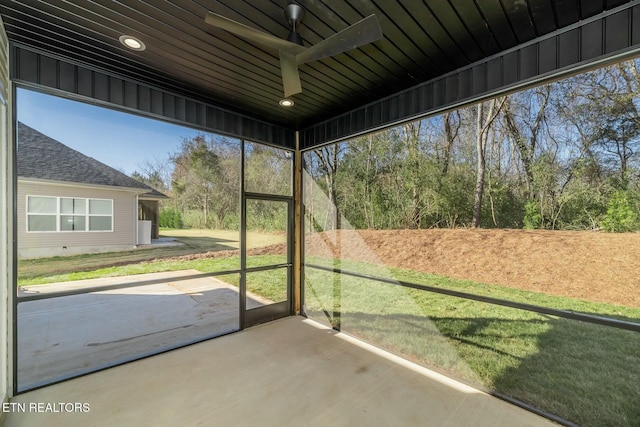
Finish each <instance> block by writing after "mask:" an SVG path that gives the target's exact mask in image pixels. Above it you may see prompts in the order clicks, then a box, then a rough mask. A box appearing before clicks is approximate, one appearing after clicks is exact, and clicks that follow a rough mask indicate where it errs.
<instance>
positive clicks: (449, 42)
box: [0, 0, 636, 129]
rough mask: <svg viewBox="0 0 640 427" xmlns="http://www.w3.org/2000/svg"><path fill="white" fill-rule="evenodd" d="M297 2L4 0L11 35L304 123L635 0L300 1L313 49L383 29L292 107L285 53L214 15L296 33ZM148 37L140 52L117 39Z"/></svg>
mask: <svg viewBox="0 0 640 427" xmlns="http://www.w3.org/2000/svg"><path fill="white" fill-rule="evenodd" d="M288 3H290V1H288V0H219V1H215V0H174V1H171V2H169V1H160V0H144V1H140V0H119V1H113V0H92V1H90V2H89V1H77V0H76V1H62V0H0V6H1V7H0V14H1V15H2V19H3V21H4V25H5V28H6V31H7V34H8V37H9V39H10V41H11V42H13V43H14V44H16V45H22V46H27V47H31V48H35V49H38V50H40V51H43V52H47V53H49V54H53V55H57V56H60V57H63V58H68V59H70V60H72V61H78V62H80V63H85V64H89V65H90V66H92V67H95V68H96V69H99V70H104V71H107V72H109V73H115V74H117V75H121V76H123V77H126V78H130V79H133V80H136V81H142V82H145V83H148V84H150V85H156V86H158V87H160V88H163V89H165V90H169V91H173V92H175V93H180V94H184V95H185V96H189V97H192V98H194V99H198V100H201V101H205V102H209V103H213V104H216V105H219V106H220V107H223V108H228V109H230V110H234V111H238V112H240V113H244V114H247V115H251V116H253V117H256V118H257V119H260V120H264V121H267V122H270V123H274V124H277V125H282V126H286V127H288V128H292V129H302V128H304V127H308V126H311V125H313V124H316V123H318V122H320V121H323V120H326V119H328V118H331V117H335V116H338V115H340V114H342V113H345V112H347V111H350V110H353V109H356V108H359V107H361V106H363V105H366V104H368V103H371V102H373V101H376V100H379V99H381V98H385V97H388V96H390V95H392V94H394V93H397V92H400V91H403V90H406V89H408V88H411V87H414V86H416V85H418V84H421V83H423V82H426V81H429V80H432V79H435V78H437V77H439V76H442V75H444V74H447V73H451V72H452V71H455V70H457V69H459V68H462V67H468V66H469V65H470V64H473V63H475V62H477V61H480V60H483V59H485V58H487V57H491V56H493V55H496V54H499V53H500V52H502V51H504V50H508V49H512V48H514V47H516V46H518V45H520V44H522V43H526V42H528V41H531V40H534V39H536V38H538V37H541V36H544V35H546V34H549V33H552V32H554V31H557V30H559V29H562V28H563V27H566V26H569V25H573V24H575V23H578V22H580V21H581V20H583V19H587V18H590V17H593V16H596V15H598V14H600V13H603V12H605V11H607V10H610V9H614V8H617V7H620V6H622V5H625V4H630V3H636V2H634V1H630V0H555V1H553V0H527V1H525V0H475V1H471V0H422V1H419V0H376V1H361V0H345V1H329V0H324V1H323V0H300V1H299V2H298V3H300V4H301V5H302V6H303V7H304V8H305V10H306V16H305V19H304V21H303V24H302V26H301V27H300V28H299V33H300V35H301V36H302V39H303V42H304V45H305V46H310V45H313V44H316V43H318V42H320V41H321V40H323V39H325V38H327V37H329V36H331V35H333V34H335V33H336V32H338V31H340V30H342V29H344V28H346V27H347V26H349V25H351V24H353V23H355V22H357V21H359V20H360V19H362V18H364V17H366V16H368V15H370V14H376V16H377V17H378V20H379V22H380V26H381V28H382V32H383V35H384V38H383V39H382V40H379V41H377V42H375V43H373V44H369V45H366V46H363V47H360V48H358V49H355V50H352V51H349V52H347V53H342V54H339V55H336V56H333V57H330V58H327V59H323V60H320V61H315V62H311V63H308V64H302V65H300V66H299V70H300V77H301V80H302V88H303V91H302V93H300V94H297V95H295V96H294V97H293V100H294V102H295V106H294V107H292V108H289V109H285V108H282V107H280V106H279V105H278V101H279V100H280V99H282V97H283V95H282V92H283V90H282V79H281V74H280V62H279V56H278V52H277V51H273V50H272V49H268V48H265V47H263V46H260V45H258V44H256V43H253V42H250V41H248V40H246V39H243V38H241V37H238V36H235V35H233V34H231V33H229V32H227V31H225V30H222V29H218V28H216V27H213V26H211V25H208V24H206V23H205V22H204V16H205V15H206V13H207V12H208V11H213V12H215V13H218V14H220V15H223V16H225V17H228V18H231V19H234V20H236V21H238V22H241V23H243V24H245V25H248V26H250V27H252V28H255V29H258V30H260V31H264V32H267V33H269V34H272V35H275V36H277V37H282V38H286V37H287V34H288V31H289V29H288V27H287V25H286V22H285V18H284V14H283V8H284V6H286V4H288ZM122 34H129V35H133V36H136V37H138V38H140V39H141V40H142V41H144V43H145V44H146V47H147V48H146V50H145V51H142V52H135V51H131V50H128V49H126V48H125V47H124V46H122V45H121V44H120V43H119V41H118V38H119V37H120V36H121V35H122Z"/></svg>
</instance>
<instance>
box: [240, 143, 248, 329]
mask: <svg viewBox="0 0 640 427" xmlns="http://www.w3.org/2000/svg"><path fill="white" fill-rule="evenodd" d="M244 145H245V141H244V139H243V140H242V141H241V142H240V286H239V291H240V293H239V298H240V302H239V304H238V307H239V309H240V317H239V320H240V329H241V330H242V329H245V328H246V310H247V200H246V198H245V196H244V181H245V180H244V174H245V170H244V166H245V155H246V152H245V146H244Z"/></svg>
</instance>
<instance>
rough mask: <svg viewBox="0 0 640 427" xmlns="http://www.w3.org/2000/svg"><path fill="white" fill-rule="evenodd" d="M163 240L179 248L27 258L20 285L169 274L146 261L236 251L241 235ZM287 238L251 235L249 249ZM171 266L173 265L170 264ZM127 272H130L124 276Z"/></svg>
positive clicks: (180, 235) (164, 233)
mask: <svg viewBox="0 0 640 427" xmlns="http://www.w3.org/2000/svg"><path fill="white" fill-rule="evenodd" d="M160 236H161V237H174V238H175V239H176V240H177V241H178V242H180V243H182V244H181V245H179V246H163V247H148V248H143V249H135V250H130V251H119V252H108V253H100V254H86V255H76V256H66V257H50V258H38V259H25V260H19V261H18V285H19V286H26V285H35V284H43V283H51V282H62V281H69V280H81V279H91V278H97V277H108V276H117V275H120V276H121V275H123V274H141V273H146V272H149V273H150V272H157V271H166V270H164V267H162V266H161V265H159V264H155V265H146V264H142V263H145V262H151V261H156V260H166V259H167V258H171V257H176V256H181V255H190V254H197V253H203V252H214V251H222V250H236V249H238V247H239V241H238V239H239V234H238V232H237V231H229V230H197V229H180V230H172V229H162V230H161V231H160ZM284 240H285V236H284V235H280V234H269V233H258V232H248V233H247V243H248V245H247V246H248V248H249V249H251V248H254V247H261V246H269V245H272V244H276V243H281V242H283V241H284ZM234 259H235V264H234V263H233V261H231V260H229V261H227V262H223V264H225V265H226V266H227V267H229V268H227V269H229V270H237V269H239V268H240V262H239V260H238V257H235V258H234ZM167 265H168V266H169V265H171V262H167ZM125 271H128V272H126V273H124V272H125Z"/></svg>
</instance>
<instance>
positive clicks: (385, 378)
mask: <svg viewBox="0 0 640 427" xmlns="http://www.w3.org/2000/svg"><path fill="white" fill-rule="evenodd" d="M56 402H57V403H78V404H84V406H83V408H84V409H85V410H87V409H88V411H87V412H82V411H78V412H70V413H67V412H64V411H63V412H59V413H51V412H48V413H46V412H35V411H31V410H30V407H32V406H30V405H31V404H41V408H46V404H47V403H56ZM12 403H14V404H15V405H16V409H17V405H23V406H24V408H26V410H25V411H24V412H23V413H20V412H16V411H14V412H12V413H8V414H7V418H6V422H5V426H6V427H22V426H31V427H37V426H47V427H57V426H60V427H62V426H64V427H74V426H88V425H91V426H95V427H101V426H154V427H163V426H196V425H203V426H256V425H269V426H289V425H306V426H363V425H367V426H438V427H442V426H456V427H458V426H491V427H498V426H509V427H512V426H552V425H555V424H553V423H552V422H550V421H548V420H546V419H544V418H541V417H539V416H537V415H534V414H532V413H530V412H527V411H525V410H523V409H521V408H518V407H516V406H513V405H511V404H508V403H506V402H504V401H502V400H499V399H497V398H494V397H492V396H490V395H487V394H485V393H482V392H480V391H477V390H475V389H473V388H471V387H468V386H466V385H463V384H460V383H458V382H456V381H453V380H451V379H449V378H446V377H444V376H441V375H439V374H436V373H434V372H432V371H429V370H428V369H425V368H422V367H420V366H417V365H415V364H413V363H411V362H408V361H406V360H404V359H400V358H398V357H396V356H393V355H391V354H389V353H386V352H384V351H381V350H379V349H376V348H374V347H372V346H369V345H367V344H364V343H361V342H359V341H357V340H355V339H353V338H350V337H348V336H346V335H344V334H342V333H338V332H336V331H334V330H331V329H328V328H326V327H324V326H322V325H320V324H318V323H316V322H313V321H311V320H306V319H304V318H302V317H289V318H286V319H282V320H279V321H276V322H271V323H268V324H264V325H260V326H257V327H254V328H250V329H247V330H245V331H242V332H239V333H235V334H231V335H226V336H224V337H220V338H217V339H214V340H210V341H206V342H202V343H199V344H195V345H192V346H189V347H185V348H182V349H179V350H175V351H170V352H167V353H163V354H160V355H156V356H153V357H150V358H147V359H143V360H139V361H136V362H132V363H128V364H125V365H121V366H118V367H115V368H111V369H107V370H104V371H100V372H97V373H93V374H90V375H87V376H83V377H80V378H76V379H73V380H69V381H65V382H62V383H59V384H55V385H52V386H48V387H45V388H42V389H38V390H34V391H31V392H28V393H25V394H22V395H19V396H18V397H16V398H14V399H13V400H12Z"/></svg>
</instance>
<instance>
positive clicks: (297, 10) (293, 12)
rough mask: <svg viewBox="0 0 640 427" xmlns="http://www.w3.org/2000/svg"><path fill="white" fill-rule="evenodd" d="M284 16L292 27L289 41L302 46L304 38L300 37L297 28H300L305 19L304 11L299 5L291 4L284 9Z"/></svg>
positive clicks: (288, 37)
mask: <svg viewBox="0 0 640 427" xmlns="http://www.w3.org/2000/svg"><path fill="white" fill-rule="evenodd" d="M284 16H285V18H287V22H288V23H289V25H291V31H289V36H287V40H288V41H290V42H291V43H295V44H299V45H300V46H302V37H300V34H298V32H297V31H296V28H298V25H300V23H301V22H302V20H303V19H304V9H303V8H302V6H300V5H299V4H295V3H291V4H290V5H288V6H287V7H285V8H284Z"/></svg>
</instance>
